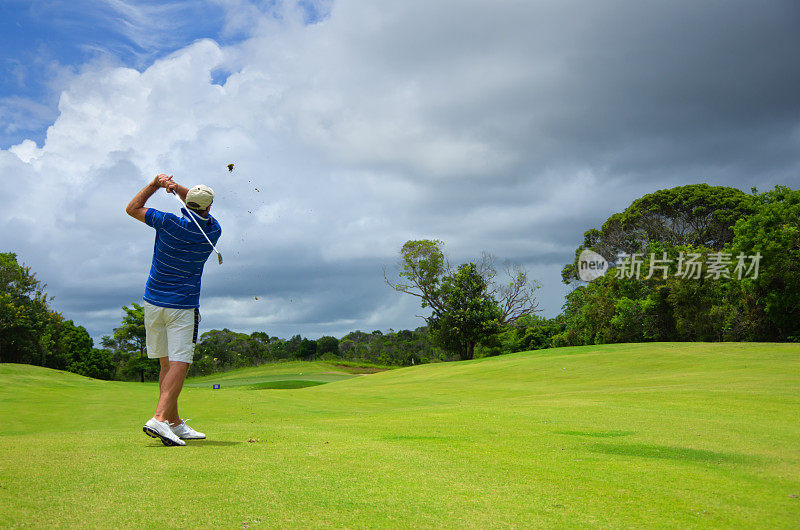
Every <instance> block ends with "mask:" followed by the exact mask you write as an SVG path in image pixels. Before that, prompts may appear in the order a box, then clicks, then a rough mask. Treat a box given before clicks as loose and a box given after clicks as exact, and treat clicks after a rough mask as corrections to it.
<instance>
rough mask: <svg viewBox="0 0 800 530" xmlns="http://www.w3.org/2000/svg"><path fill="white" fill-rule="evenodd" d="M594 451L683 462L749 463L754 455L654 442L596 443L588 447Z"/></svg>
mask: <svg viewBox="0 0 800 530" xmlns="http://www.w3.org/2000/svg"><path fill="white" fill-rule="evenodd" d="M587 449H588V450H589V451H592V452H594V453H602V454H606V455H621V456H637V457H642V458H659V459H665V460H678V461H682V462H699V463H706V464H725V463H740V464H744V463H748V462H751V461H752V460H753V457H751V456H748V455H742V454H738V453H722V452H718V451H707V450H705V449H691V448H689V447H670V446H667V445H652V444H610V443H596V444H593V445H590V446H589V447H587Z"/></svg>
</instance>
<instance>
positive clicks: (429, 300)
mask: <svg viewBox="0 0 800 530" xmlns="http://www.w3.org/2000/svg"><path fill="white" fill-rule="evenodd" d="M443 245H444V244H443V243H442V242H441V241H438V240H427V239H423V240H412V241H407V242H406V243H405V244H403V247H402V248H401V249H400V264H399V267H400V280H399V281H398V282H396V283H394V282H392V280H390V279H389V278H388V276H387V275H386V272H385V271H384V279H385V280H386V283H387V284H389V286H390V287H392V288H393V289H395V290H396V291H399V292H402V293H406V294H410V295H412V296H416V297H417V298H419V299H420V301H421V304H422V307H423V308H430V309H431V315H430V316H429V317H423V318H425V319H426V321H427V322H428V324H429V325H430V327H431V332H432V333H433V332H434V330H436V336H437V337H438V339H437V340H435V341H434V342H436V343H437V344H441V345H444V344H447V345H448V346H447V347H446V348H445V349H449V350H450V351H453V352H455V353H458V354H459V355H461V356H462V358H472V356H473V354H474V348H475V344H476V343H477V342H480V340H478V341H474V340H473V339H472V338H470V339H467V338H466V337H470V336H472V337H478V336H480V337H485V338H486V339H488V336H489V335H491V334H490V333H489V334H487V330H488V329H494V326H490V325H489V324H488V322H486V323H483V324H480V325H478V320H475V317H476V315H477V313H475V314H470V318H468V319H467V320H465V321H464V320H463V319H464V318H465V316H464V315H463V314H462V315H460V316H457V317H456V316H448V315H447V313H448V312H450V311H453V310H454V309H456V308H464V307H466V305H469V304H468V300H469V301H470V302H469V303H471V304H473V305H472V306H471V309H470V311H477V310H478V306H477V305H475V304H477V301H478V300H481V301H482V302H481V303H484V302H485V303H486V304H489V303H490V304H492V305H493V306H494V308H495V309H497V312H494V311H493V312H491V314H492V317H491V318H490V319H489V320H496V321H497V325H498V326H503V325H508V324H512V323H513V322H515V321H516V320H517V319H519V318H520V317H521V316H523V315H528V314H532V313H534V312H536V311H538V310H537V304H536V298H535V296H534V291H535V290H536V288H537V287H538V284H537V283H536V282H535V281H534V280H532V279H530V278H529V276H528V273H527V271H525V269H524V268H523V267H521V266H512V265H510V264H506V265H505V267H504V271H505V274H506V276H507V280H506V281H503V282H500V281H499V279H498V273H497V269H496V268H495V261H496V260H495V258H494V256H492V255H491V254H488V253H486V252H484V253H483V255H482V259H481V260H480V262H479V263H478V264H475V263H467V264H464V265H465V266H466V267H464V266H460V267H459V268H458V269H457V270H455V271H454V270H453V269H452V268H451V267H450V264H449V261H448V260H447V258H446V256H445V255H444V252H443V251H442V247H443ZM473 275H477V276H479V277H480V278H481V281H480V282H476V281H473V278H472V276H473ZM478 286H479V287H480V288H481V289H482V292H481V293H480V296H478V295H475V294H474V292H473V291H472V289H473V288H475V287H478ZM465 304H466V305H465ZM484 309H486V308H485V307H483V306H481V308H480V311H479V313H480V314H482V315H484V316H487V317H488V315H489V313H487V312H486V311H484ZM495 313H496V314H495ZM454 319H455V320H454ZM459 319H461V320H459ZM461 321H463V322H464V324H458V325H456V324H457V323H458V322H461ZM433 323H436V326H434V325H433ZM467 323H469V324H467ZM465 325H474V326H477V327H476V328H475V329H474V330H468V329H466V328H465V327H464V326H465ZM484 325H485V326H487V327H484ZM441 326H445V327H441ZM453 329H461V332H460V334H461V336H462V338H463V341H461V342H460V339H459V340H455V341H454V340H453V337H455V335H453V334H452V333H451V332H449V331H448V332H445V330H453ZM443 333H444V334H443ZM445 337H447V338H445ZM470 345H471V346H470Z"/></svg>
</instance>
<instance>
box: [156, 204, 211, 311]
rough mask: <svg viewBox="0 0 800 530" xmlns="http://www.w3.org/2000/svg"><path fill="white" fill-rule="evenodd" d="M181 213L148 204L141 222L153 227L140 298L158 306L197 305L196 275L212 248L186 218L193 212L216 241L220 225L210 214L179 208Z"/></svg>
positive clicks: (209, 235) (198, 305)
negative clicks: (150, 258)
mask: <svg viewBox="0 0 800 530" xmlns="http://www.w3.org/2000/svg"><path fill="white" fill-rule="evenodd" d="M181 213H182V214H183V217H178V216H177V215H174V214H171V213H165V212H161V211H159V210H156V209H154V208H148V209H147V212H146V213H145V214H144V222H145V223H147V224H148V225H150V226H152V227H153V228H155V229H156V242H155V246H154V248H153V265H152V266H151V267H150V277H149V278H147V284H146V285H145V287H144V300H145V301H146V302H150V303H151V304H153V305H157V306H160V307H171V308H174V309H193V308H195V307H200V277H201V276H202V275H203V265H204V264H205V262H206V259H208V256H209V254H211V251H212V248H211V245H209V244H208V241H206V238H205V237H203V234H202V233H200V230H199V229H198V228H197V225H195V224H194V222H193V221H192V220H191V218H189V216H190V215H194V218H195V219H197V222H198V223H199V224H200V226H202V227H203V231H205V233H206V235H207V236H208V238H209V239H210V240H211V241H212V242H213V243H214V244H215V245H216V244H217V240H219V236H220V235H221V234H222V228H221V227H220V225H219V223H218V222H217V220H216V219H214V218H213V217H211V216H210V215H209V216H208V217H207V218H205V219H203V218H202V217H200V216H199V215H196V214H194V213H190V212H189V211H188V210H187V209H186V208H181Z"/></svg>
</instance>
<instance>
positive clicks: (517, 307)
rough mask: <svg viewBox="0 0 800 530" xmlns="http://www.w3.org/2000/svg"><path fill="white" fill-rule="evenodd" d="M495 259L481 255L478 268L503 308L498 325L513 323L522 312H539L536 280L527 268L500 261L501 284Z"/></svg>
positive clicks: (488, 255)
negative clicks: (530, 275) (501, 265)
mask: <svg viewBox="0 0 800 530" xmlns="http://www.w3.org/2000/svg"><path fill="white" fill-rule="evenodd" d="M496 261H497V258H496V257H495V256H493V255H492V254H489V253H488V252H483V253H482V254H481V260H480V262H478V263H477V264H476V265H477V268H478V272H479V273H480V275H481V276H483V278H484V279H485V280H486V285H487V289H488V294H489V296H491V297H492V298H493V299H494V300H495V302H497V305H498V306H499V307H500V309H501V310H502V311H503V318H502V320H501V322H500V323H501V324H513V323H515V322H516V321H517V320H518V319H519V318H520V317H521V316H522V315H529V314H532V313H536V312H540V311H541V309H539V308H538V307H539V303H538V302H537V301H536V296H535V292H536V289H538V288H539V287H540V285H539V282H537V281H536V280H534V279H532V278H530V277H529V276H528V271H527V270H526V269H525V267H523V266H522V265H519V264H512V263H510V262H508V261H505V262H504V263H503V278H502V280H503V281H502V283H500V281H499V280H498V279H497V268H496V267H495V263H496Z"/></svg>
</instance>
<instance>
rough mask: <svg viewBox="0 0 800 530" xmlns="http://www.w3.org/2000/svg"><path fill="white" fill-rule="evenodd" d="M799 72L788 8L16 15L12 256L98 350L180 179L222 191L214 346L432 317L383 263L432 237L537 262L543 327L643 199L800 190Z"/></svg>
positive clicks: (90, 3) (1, 229) (211, 303)
mask: <svg viewBox="0 0 800 530" xmlns="http://www.w3.org/2000/svg"><path fill="white" fill-rule="evenodd" d="M798 58H800V4H798V3H797V2H796V1H794V0H787V1H766V2H752V1H736V0H725V1H721V0H720V1H711V0H710V1H704V2H697V1H696V0H691V1H683V0H673V1H669V2H655V1H647V0H645V1H642V0H631V1H613V0H607V1H603V2H597V1H594V0H579V1H569V0H558V1H536V2H534V1H530V0H525V1H522V0H520V1H510V0H493V1H491V2H489V1H482V2H478V1H472V0H459V1H457V2H456V1H450V0H433V1H432V0H403V1H402V2H391V3H390V2H370V1H363V0H323V1H315V0H305V1H300V2H290V1H285V2H282V1H281V0H270V1H259V0H179V1H150V0H148V1H134V0H25V1H22V0H3V2H1V3H0V70H1V72H0V182H2V189H3V191H2V194H1V195H0V196H2V209H0V251H12V252H16V253H17V254H18V256H19V257H20V259H21V260H22V261H24V262H25V263H26V264H28V265H30V266H32V268H33V269H34V270H35V271H36V272H37V274H38V277H39V278H40V279H41V280H43V281H44V282H46V283H47V286H48V287H47V291H48V293H49V294H51V295H54V296H55V299H54V301H53V306H54V307H55V308H56V309H58V310H59V311H61V312H63V314H64V315H65V317H66V318H69V319H73V320H74V321H75V322H76V323H78V324H82V325H84V326H85V327H86V328H87V329H88V330H89V332H90V333H91V334H92V335H93V336H95V337H99V336H101V335H104V334H108V333H110V332H111V330H112V328H113V327H114V326H115V325H118V323H119V321H120V318H121V314H122V311H121V310H120V307H121V306H122V305H124V304H128V303H130V302H132V301H137V300H140V299H141V295H142V293H143V286H144V281H145V279H146V277H147V273H148V270H149V264H150V260H151V255H152V245H153V232H152V231H151V229H150V228H148V227H146V226H145V225H143V224H141V223H139V222H137V221H135V220H133V219H132V218H130V217H128V216H127V215H125V213H124V207H125V205H126V204H127V203H128V201H129V200H130V198H131V197H132V196H133V195H134V194H135V193H136V192H137V191H139V189H140V188H141V187H142V186H144V185H145V184H146V183H147V182H148V181H149V180H151V179H152V178H153V177H154V176H155V175H156V174H157V173H160V172H165V173H169V174H173V175H174V176H175V180H176V181H178V182H180V183H182V184H186V185H192V184H195V183H205V184H207V185H209V186H211V187H212V188H214V190H215V191H216V193H217V199H216V201H215V204H214V208H213V213H214V214H215V216H216V217H217V218H218V219H219V220H220V222H221V223H222V226H223V236H222V239H221V240H220V244H219V248H220V251H221V252H222V254H223V255H224V257H225V263H224V264H223V265H222V266H219V265H217V263H216V261H215V260H214V259H210V260H209V261H208V263H207V264H206V272H205V274H204V277H203V296H202V301H201V304H202V306H201V312H202V313H203V316H204V319H203V323H202V327H203V328H205V329H206V330H207V329H211V328H222V327H228V328H231V329H234V330H239V331H246V332H250V331H254V330H263V331H267V332H268V333H270V334H271V335H278V336H282V337H288V336H291V335H293V334H295V333H301V334H303V335H304V336H309V337H318V336H320V335H322V334H332V335H335V336H341V335H342V334H344V333H347V332H348V331H352V330H356V329H361V330H363V331H372V330H373V329H382V330H388V329H389V328H394V329H402V328H413V327H416V326H419V325H421V324H422V320H421V319H420V318H418V317H417V316H416V315H420V314H423V313H422V310H421V309H419V307H418V306H417V304H416V303H415V302H416V300H415V299H412V298H411V297H408V296H404V295H400V294H397V293H395V292H393V291H392V290H391V289H390V288H389V287H387V286H386V285H385V284H384V281H383V272H382V271H383V267H387V268H388V270H389V271H390V272H392V271H393V270H394V267H395V264H396V262H397V257H398V251H399V248H400V246H401V245H402V244H403V242H405V241H407V240H409V239H419V238H438V239H440V240H442V241H444V242H445V244H446V250H447V252H448V254H449V256H450V258H451V260H452V261H454V262H462V261H466V260H469V259H473V258H475V257H477V256H479V255H480V253H481V251H483V250H486V251H489V252H491V253H493V254H495V255H496V256H497V257H498V259H499V260H506V259H507V260H510V261H512V262H516V263H521V264H524V265H525V266H526V267H527V268H528V270H529V271H530V273H531V274H532V276H534V277H535V278H537V279H538V280H539V281H540V282H541V284H542V288H541V289H540V291H539V300H540V307H541V309H543V310H544V314H545V315H547V316H554V315H556V314H557V313H558V312H559V311H560V308H561V305H562V302H563V295H564V293H565V287H564V286H562V285H561V284H560V275H559V271H560V269H561V267H562V266H563V265H564V263H566V262H568V261H570V260H571V258H572V252H573V250H574V248H575V246H576V245H577V244H578V243H579V242H580V241H581V239H582V234H583V232H584V231H585V230H587V229H589V228H592V227H595V226H599V225H600V224H601V223H602V222H603V221H604V220H605V219H606V218H607V217H608V216H609V215H610V214H611V213H614V212H616V211H620V210H622V209H624V208H625V207H626V206H627V205H628V204H629V203H630V202H631V201H632V200H634V199H636V198H638V197H640V196H641V195H643V194H645V193H648V192H652V191H655V190H658V189H663V188H668V187H673V186H678V185H682V184H691V183H697V182H708V183H710V184H714V185H728V186H736V187H739V188H741V189H743V190H746V191H749V190H750V188H751V187H752V186H757V187H758V188H759V189H762V190H764V189H767V188H770V187H772V186H774V185H775V184H785V185H789V186H792V187H798V185H800V59H798ZM229 163H234V164H235V170H234V171H233V172H232V173H229V172H228V171H227V169H226V167H225V166H226V165H227V164H229ZM148 206H152V207H155V208H158V209H161V210H167V211H175V207H174V204H173V202H172V201H171V200H170V199H169V198H168V197H167V196H166V195H164V194H163V193H159V194H158V195H156V196H154V197H153V198H152V199H151V201H150V202H149V203H148ZM256 297H257V299H256Z"/></svg>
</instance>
